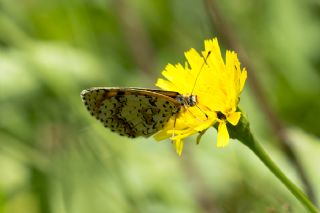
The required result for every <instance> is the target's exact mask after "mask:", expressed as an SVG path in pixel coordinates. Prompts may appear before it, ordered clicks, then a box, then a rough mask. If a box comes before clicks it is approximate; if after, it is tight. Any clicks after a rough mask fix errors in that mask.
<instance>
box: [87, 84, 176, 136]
mask: <svg viewBox="0 0 320 213" xmlns="http://www.w3.org/2000/svg"><path fill="white" fill-rule="evenodd" d="M176 95H178V93H177V92H171V91H163V90H151V89H143V88H117V87H111V88H108V87H97V88H91V89H87V90H84V91H82V92H81V97H82V100H83V102H84V104H85V106H86V107H87V109H88V111H89V112H90V113H91V115H92V116H94V117H95V118H97V119H98V120H100V121H101V122H102V123H103V125H104V126H105V127H107V128H110V129H111V131H113V132H117V133H118V134H120V135H125V136H128V137H132V138H135V137H139V136H143V137H149V136H151V135H153V134H155V133H156V132H158V131H159V130H160V129H162V128H163V126H164V125H165V124H166V123H167V122H168V121H169V119H170V118H171V117H172V116H173V115H174V114H176V113H178V112H179V110H180V107H181V104H180V103H179V102H178V101H177V100H175V96H176Z"/></svg>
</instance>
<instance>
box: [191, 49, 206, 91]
mask: <svg viewBox="0 0 320 213" xmlns="http://www.w3.org/2000/svg"><path fill="white" fill-rule="evenodd" d="M210 54H211V51H209V52H208V54H207V56H206V57H205V58H204V61H203V63H202V65H201V67H200V70H199V72H198V74H197V77H196V80H195V82H194V85H193V88H192V90H191V95H192V93H193V91H194V88H195V87H196V84H197V81H198V78H199V76H200V73H201V72H202V68H203V66H204V65H205V64H207V59H208V58H209V56H210Z"/></svg>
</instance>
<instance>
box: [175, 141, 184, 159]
mask: <svg viewBox="0 0 320 213" xmlns="http://www.w3.org/2000/svg"><path fill="white" fill-rule="evenodd" d="M175 145H176V152H177V154H178V155H179V156H181V154H182V150H183V140H181V139H180V138H178V139H177V140H176V141H175Z"/></svg>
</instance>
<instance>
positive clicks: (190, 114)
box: [155, 38, 247, 155]
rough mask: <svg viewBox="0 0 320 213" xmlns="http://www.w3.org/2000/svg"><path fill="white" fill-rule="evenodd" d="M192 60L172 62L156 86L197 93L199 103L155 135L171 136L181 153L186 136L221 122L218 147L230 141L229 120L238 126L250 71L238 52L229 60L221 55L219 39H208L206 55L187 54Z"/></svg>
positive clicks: (194, 52) (174, 118)
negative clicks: (183, 63)
mask: <svg viewBox="0 0 320 213" xmlns="http://www.w3.org/2000/svg"><path fill="white" fill-rule="evenodd" d="M185 57H186V59H187V61H188V63H186V64H185V66H184V67H183V66H182V65H181V64H177V65H175V66H173V65H171V64H169V65H167V67H166V68H165V70H164V71H163V72H162V75H163V76H164V77H165V78H166V80H164V79H158V81H157V83H156V85H157V86H158V87H160V88H162V89H164V90H171V91H176V92H179V93H180V94H182V95H183V96H190V95H195V96H196V97H197V103H196V106H193V107H191V106H185V107H184V108H183V109H182V110H181V111H180V112H179V114H178V115H177V116H176V117H173V118H172V119H171V120H170V121H169V122H168V124H167V125H166V126H165V127H164V129H163V130H161V131H160V132H159V133H158V134H156V135H155V138H156V139H157V140H163V139H165V138H169V137H171V139H172V140H173V142H174V143H175V146H176V151H177V153H178V154H179V155H181V153H182V149H183V139H184V138H186V137H188V136H190V135H192V134H195V133H198V132H202V131H205V130H206V129H208V128H209V127H211V126H212V125H214V124H215V123H218V143H217V146H218V147H223V146H226V145H227V144H228V142H229V134H228V130H227V126H226V124H227V122H229V123H231V124H232V125H237V123H238V122H239V119H240V116H241V113H240V112H237V106H238V102H239V95H240V93H241V91H242V89H243V86H244V83H245V80H246V78H247V72H246V70H245V69H244V68H243V69H242V70H241V68H240V62H239V60H238V57H237V54H236V53H234V52H232V51H227V52H226V62H224V61H223V59H222V57H221V52H220V47H219V44H218V40H217V39H216V38H215V39H212V40H206V41H205V50H204V51H203V52H202V56H201V55H200V54H199V53H198V52H197V51H196V50H194V49H190V50H189V51H187V52H186V53H185Z"/></svg>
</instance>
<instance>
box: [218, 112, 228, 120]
mask: <svg viewBox="0 0 320 213" xmlns="http://www.w3.org/2000/svg"><path fill="white" fill-rule="evenodd" d="M217 117H218V119H220V120H226V116H225V115H224V114H223V113H222V112H217Z"/></svg>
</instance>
